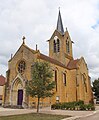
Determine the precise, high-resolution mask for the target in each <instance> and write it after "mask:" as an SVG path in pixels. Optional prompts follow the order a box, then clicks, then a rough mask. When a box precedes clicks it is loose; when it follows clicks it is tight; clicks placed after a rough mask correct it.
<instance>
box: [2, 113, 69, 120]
mask: <svg viewBox="0 0 99 120" xmlns="http://www.w3.org/2000/svg"><path fill="white" fill-rule="evenodd" d="M66 117H70V116H66V115H49V114H36V113H31V114H24V115H12V116H0V120H61V119H64V118H66Z"/></svg>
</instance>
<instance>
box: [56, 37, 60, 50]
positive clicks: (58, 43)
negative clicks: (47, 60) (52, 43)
mask: <svg viewBox="0 0 99 120" xmlns="http://www.w3.org/2000/svg"><path fill="white" fill-rule="evenodd" d="M57 52H60V42H59V39H57Z"/></svg>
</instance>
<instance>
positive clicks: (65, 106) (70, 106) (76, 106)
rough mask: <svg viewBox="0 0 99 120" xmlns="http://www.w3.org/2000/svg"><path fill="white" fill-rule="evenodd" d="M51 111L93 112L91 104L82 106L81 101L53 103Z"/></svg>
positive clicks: (93, 108)
mask: <svg viewBox="0 0 99 120" xmlns="http://www.w3.org/2000/svg"><path fill="white" fill-rule="evenodd" d="M51 109H62V110H95V107H94V105H93V104H84V102H83V101H81V100H80V101H78V102H68V103H66V102H64V103H55V104H53V105H51Z"/></svg>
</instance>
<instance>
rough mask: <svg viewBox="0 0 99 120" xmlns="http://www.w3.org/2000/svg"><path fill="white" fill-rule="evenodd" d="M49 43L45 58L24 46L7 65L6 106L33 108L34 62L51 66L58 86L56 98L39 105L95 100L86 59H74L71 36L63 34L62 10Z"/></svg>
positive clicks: (42, 101)
mask: <svg viewBox="0 0 99 120" xmlns="http://www.w3.org/2000/svg"><path fill="white" fill-rule="evenodd" d="M48 43H49V55H48V56H46V55H44V54H42V53H41V52H40V50H38V49H37V47H36V50H33V49H31V48H29V47H28V46H27V45H26V44H25V37H23V42H22V44H21V46H20V47H19V49H18V50H17V52H16V53H15V54H14V56H12V57H11V59H10V60H9V61H8V70H7V72H6V80H7V83H6V85H5V93H4V100H3V104H4V105H6V106H7V105H11V106H20V105H21V106H23V107H24V108H25V107H33V105H34V106H36V104H37V99H36V98H31V97H29V96H27V95H26V89H25V88H26V85H27V81H29V80H31V67H32V65H33V63H34V62H36V61H41V62H48V63H49V64H50V66H51V68H52V70H53V79H52V80H54V81H55V82H56V86H55V94H54V96H53V97H51V98H45V99H41V101H40V104H42V105H43V106H49V105H51V104H54V103H56V102H72V101H79V100H83V101H84V102H85V103H90V102H92V100H93V93H92V90H91V83H90V76H89V73H88V67H87V64H86V62H85V60H84V57H81V58H79V59H74V58H73V51H72V44H73V41H72V40H71V38H70V35H69V32H68V30H67V29H66V31H64V28H63V23H62V18H61V13H60V10H59V14H58V20H57V27H56V29H55V31H54V32H53V33H52V35H51V37H50V39H49V40H48Z"/></svg>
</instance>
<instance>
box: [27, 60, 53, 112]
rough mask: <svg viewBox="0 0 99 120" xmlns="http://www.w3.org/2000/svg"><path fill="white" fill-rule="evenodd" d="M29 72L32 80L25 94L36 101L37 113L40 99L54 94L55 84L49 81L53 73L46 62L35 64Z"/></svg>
mask: <svg viewBox="0 0 99 120" xmlns="http://www.w3.org/2000/svg"><path fill="white" fill-rule="evenodd" d="M31 71H32V72H31V75H32V80H30V81H29V82H28V84H27V86H26V92H27V95H30V96H31V97H36V98H37V99H38V102H37V112H39V102H40V99H41V98H45V97H51V96H52V95H53V94H54V92H53V89H54V88H55V82H54V81H52V79H51V78H52V77H53V72H52V70H51V67H50V65H49V64H48V63H47V62H35V63H34V65H33V66H32V70H31Z"/></svg>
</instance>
